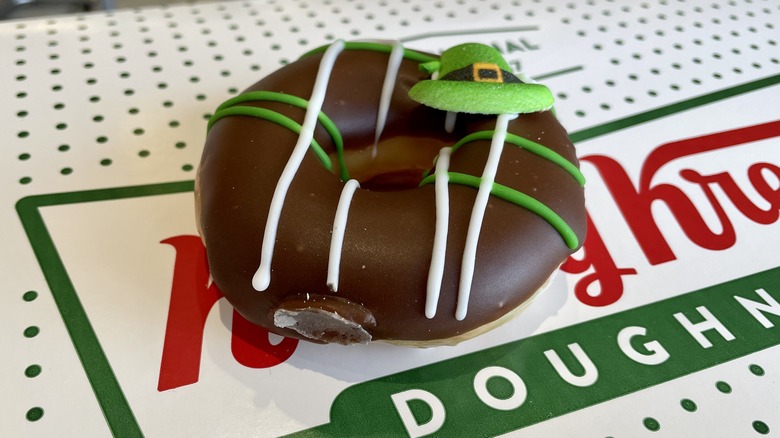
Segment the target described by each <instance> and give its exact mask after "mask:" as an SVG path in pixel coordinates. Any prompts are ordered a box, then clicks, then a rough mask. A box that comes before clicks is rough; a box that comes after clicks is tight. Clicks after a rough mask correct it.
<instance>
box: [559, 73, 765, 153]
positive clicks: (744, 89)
mask: <svg viewBox="0 0 780 438" xmlns="http://www.w3.org/2000/svg"><path fill="white" fill-rule="evenodd" d="M777 84H780V74H778V75H774V76H769V77H766V78H762V79H758V80H755V81H752V82H746V83H744V84H740V85H737V86H734V87H730V88H724V89H722V90H718V91H715V92H712V93H708V94H703V95H701V96H698V97H694V98H693V99H688V100H684V101H682V102H677V103H673V104H671V105H667V106H664V107H660V108H656V109H653V110H650V111H645V112H642V113H639V114H635V115H633V116H629V117H625V118H622V119H618V120H615V121H612V122H609V123H604V124H602V125H598V126H594V127H592V128H587V129H583V130H580V131H577V132H572V133H571V134H569V138H570V139H571V141H572V142H573V143H575V144H576V143H579V142H583V141H585V140H590V139H592V138H595V137H599V136H601V135H605V134H610V133H613V132H615V131H619V130H622V129H626V128H630V127H632V126H636V125H641V124H643V123H647V122H650V121H653V120H657V119H660V118H662V117H669V116H672V115H674V114H677V113H680V112H683V111H687V110H689V109H692V108H697V107H700V106H703V105H708V104H710V103H714V102H717V101H720V100H724V99H728V98H730V97H734V96H739V95H741V94H745V93H749V92H751V91H755V90H760V89H762V88H766V87H770V86H772V85H777Z"/></svg>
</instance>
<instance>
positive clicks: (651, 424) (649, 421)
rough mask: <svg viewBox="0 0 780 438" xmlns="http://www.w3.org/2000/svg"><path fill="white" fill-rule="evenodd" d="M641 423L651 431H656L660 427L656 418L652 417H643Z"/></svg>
mask: <svg viewBox="0 0 780 438" xmlns="http://www.w3.org/2000/svg"><path fill="white" fill-rule="evenodd" d="M642 424H644V425H645V428H647V430H650V431H653V432H656V431H658V430H659V429H661V424H660V423H659V422H658V420H656V419H655V418H653V417H645V419H644V420H642Z"/></svg>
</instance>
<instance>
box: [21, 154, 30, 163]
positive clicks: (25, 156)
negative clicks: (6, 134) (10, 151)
mask: <svg viewBox="0 0 780 438" xmlns="http://www.w3.org/2000/svg"><path fill="white" fill-rule="evenodd" d="M29 159H30V154H28V153H23V154H19V160H21V161H26V160H29Z"/></svg>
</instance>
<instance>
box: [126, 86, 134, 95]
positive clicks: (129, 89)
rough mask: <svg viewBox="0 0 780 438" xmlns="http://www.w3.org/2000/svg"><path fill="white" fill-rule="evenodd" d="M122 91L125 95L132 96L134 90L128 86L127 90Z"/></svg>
mask: <svg viewBox="0 0 780 438" xmlns="http://www.w3.org/2000/svg"><path fill="white" fill-rule="evenodd" d="M124 93H125V96H132V95H133V94H135V90H133V89H132V88H128V89H127V90H125V91H124Z"/></svg>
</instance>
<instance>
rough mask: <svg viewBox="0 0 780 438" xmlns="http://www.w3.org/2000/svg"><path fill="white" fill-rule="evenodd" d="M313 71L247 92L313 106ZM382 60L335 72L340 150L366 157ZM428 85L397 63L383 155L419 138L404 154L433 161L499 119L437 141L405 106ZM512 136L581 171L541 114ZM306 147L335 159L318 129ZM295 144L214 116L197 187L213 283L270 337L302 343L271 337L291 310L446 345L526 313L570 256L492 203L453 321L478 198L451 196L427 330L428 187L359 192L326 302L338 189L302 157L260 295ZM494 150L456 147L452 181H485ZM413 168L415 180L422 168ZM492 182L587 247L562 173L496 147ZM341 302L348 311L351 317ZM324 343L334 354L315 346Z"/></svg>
mask: <svg viewBox="0 0 780 438" xmlns="http://www.w3.org/2000/svg"><path fill="white" fill-rule="evenodd" d="M320 59H321V55H319V54H316V55H309V56H306V57H304V58H302V59H300V60H298V61H297V62H294V63H291V64H289V65H287V66H285V67H283V68H281V69H280V70H278V71H276V72H275V73H273V74H271V75H269V76H268V77H266V78H265V79H263V80H261V81H260V82H258V83H257V84H255V85H253V86H252V87H250V88H249V90H269V91H276V92H282V93H286V94H292V95H296V96H300V97H302V98H305V99H308V98H309V97H310V95H311V90H312V86H313V84H314V80H315V76H316V72H317V68H318V65H319V61H320ZM387 61H388V56H387V55H386V54H382V53H379V52H374V51H367V50H345V51H344V52H342V53H341V54H340V55H339V57H338V59H337V61H336V63H335V65H334V68H333V74H332V75H331V80H330V83H329V86H328V90H327V94H326V98H325V103H324V105H323V112H324V113H325V114H327V115H328V116H329V117H330V118H331V119H332V120H333V121H334V122H335V124H336V125H337V126H338V128H339V130H340V132H341V133H342V135H343V136H344V142H345V150H362V149H365V148H370V146H371V145H372V144H373V141H374V129H375V124H376V115H377V108H378V106H379V99H380V93H381V88H382V82H383V79H384V76H385V70H386V66H387ZM423 79H428V78H427V77H426V75H425V74H424V73H421V72H420V71H418V64H417V63H416V62H413V61H409V60H404V61H403V63H402V65H401V68H400V71H399V73H398V79H397V82H396V88H395V91H394V94H393V98H392V103H391V106H390V113H389V115H388V120H387V124H386V127H385V130H384V132H383V134H382V141H381V142H380V145H379V147H380V148H382V146H383V143H384V142H387V141H389V140H390V141H391V140H392V139H394V138H395V139H398V138H401V137H416V138H417V140H416V141H415V142H412V141H410V142H408V145H407V146H405V147H408V148H410V149H415V148H417V149H419V148H423V149H424V150H426V151H428V150H429V151H430V153H429V154H428V155H429V158H428V159H427V161H428V163H431V162H432V159H433V157H434V156H435V154H436V153H437V151H438V150H439V149H440V148H441V147H444V146H449V145H452V144H454V143H455V142H457V141H458V140H459V139H461V138H462V137H464V136H465V135H467V134H468V133H471V132H475V131H479V130H491V129H493V128H494V125H495V116H478V115H465V114H459V115H458V119H457V124H456V127H455V130H454V132H452V133H450V134H448V133H446V132H445V130H444V118H445V113H443V112H441V111H438V110H434V109H431V108H427V107H424V106H422V105H420V104H418V103H416V102H414V101H412V100H411V99H409V97H408V96H407V92H408V90H409V88H410V87H411V86H412V85H414V84H415V83H416V82H418V81H420V80H423ZM252 105H253V106H259V107H264V108H270V109H273V110H275V111H278V112H279V113H281V114H284V115H286V116H288V117H290V118H292V119H293V120H296V121H298V122H299V123H301V122H302V121H303V117H304V110H301V109H299V108H295V107H292V106H290V105H286V104H280V103H271V102H253V103H252ZM508 130H509V132H511V133H514V134H517V135H520V136H522V137H526V138H528V139H530V140H533V141H535V142H537V143H540V144H543V145H545V146H547V147H548V148H550V149H552V150H554V151H556V152H558V153H559V154H561V155H562V156H563V157H565V158H566V159H567V160H569V161H571V162H572V163H575V164H577V163H578V161H577V158H576V155H575V150H574V147H573V145H572V144H571V142H570V140H569V139H568V136H567V134H566V131H565V130H564V129H563V128H562V127H561V126H560V124H559V123H558V121H557V119H556V118H555V117H554V115H553V114H552V113H551V112H549V111H545V112H540V113H533V114H524V115H520V116H519V117H518V118H517V119H515V120H513V121H511V122H510V125H509V129H508ZM315 139H316V140H317V141H318V142H319V143H320V145H322V147H323V149H325V150H326V151H327V152H328V153H329V154H331V155H334V154H335V150H334V148H333V144H332V141H331V138H330V137H329V135H328V134H327V133H326V132H325V130H324V129H323V128H322V127H318V128H317V130H316V132H315ZM296 140H297V135H296V134H294V133H293V132H291V131H289V130H288V129H286V128H283V127H280V126H278V125H276V124H274V123H271V122H268V121H264V120H260V119H256V118H251V117H245V116H231V117H226V118H223V119H221V120H220V121H218V122H217V123H215V124H214V126H213V127H212V129H211V131H210V132H209V135H208V138H207V141H206V145H205V148H204V151H203V156H202V160H201V163H200V168H199V171H198V178H197V184H196V196H197V197H198V205H199V212H198V215H199V220H200V227H201V234H202V237H203V238H204V242H205V245H206V248H207V252H208V259H209V265H210V269H211V275H212V277H213V279H214V281H215V282H216V283H217V285H218V286H219V288H220V290H221V291H222V292H223V293H224V295H225V296H226V297H227V299H228V300H229V301H230V302H231V303H232V304H233V306H234V307H235V308H236V309H237V310H238V311H239V312H240V313H241V314H242V315H243V316H244V317H245V318H247V319H248V320H250V321H252V322H254V323H256V324H259V325H261V326H263V327H265V328H267V329H268V330H270V331H272V332H276V333H279V334H282V335H285V336H290V337H294V338H305V337H304V336H302V335H301V334H300V333H298V332H297V331H294V330H291V329H287V328H285V329H280V328H278V327H276V326H275V325H274V313H275V312H276V311H277V310H278V309H280V308H281V309H288V310H289V309H294V310H300V309H302V308H306V306H307V305H310V306H311V308H312V309H324V310H326V311H331V312H334V313H338V314H339V315H349V314H359V315H360V318H362V319H364V320H365V319H366V318H367V316H366V311H367V312H368V313H369V314H370V315H369V316H370V319H371V320H373V321H375V324H367V326H366V327H364V328H365V330H367V331H368V332H369V333H370V335H371V338H372V339H374V340H379V339H386V340H422V341H425V340H439V339H445V338H450V337H453V336H457V335H460V334H463V333H466V332H469V331H472V330H474V329H476V328H478V327H480V326H482V325H484V324H486V323H488V322H491V321H494V320H496V319H498V318H499V317H501V316H502V315H504V314H506V313H507V312H509V311H510V310H512V309H514V308H515V307H517V306H519V305H520V304H522V303H523V302H524V301H526V300H527V299H528V298H529V296H530V295H531V294H533V293H534V292H535V291H536V290H537V289H539V288H540V287H541V286H542V285H543V284H544V283H545V281H546V280H547V279H548V277H549V276H550V275H551V274H552V273H553V272H554V271H555V270H556V269H557V267H558V266H559V265H560V263H561V262H563V261H564V260H565V259H566V257H567V256H568V255H569V254H571V252H573V250H571V249H570V248H568V247H567V246H566V245H565V243H564V241H563V239H562V238H561V236H560V235H559V234H558V232H557V231H556V230H555V229H554V228H553V227H552V226H551V225H550V224H549V223H548V222H547V221H546V220H544V219H542V218H540V217H539V216H537V215H535V214H534V213H531V212H529V211H527V210H525V209H523V208H521V207H519V206H516V205H514V204H511V203H509V202H506V201H503V200H501V199H498V198H495V197H492V196H491V198H490V200H489V202H488V206H487V209H486V213H485V218H484V223H483V227H482V231H481V234H480V239H479V246H478V249H477V258H476V268H475V272H474V278H473V286H472V292H471V299H470V302H469V308H468V315H467V316H466V318H465V319H464V320H462V321H458V320H456V319H455V316H454V315H455V307H456V299H457V294H458V281H459V276H460V268H461V257H462V254H463V249H464V239H465V236H466V232H467V229H468V223H469V218H470V215H471V210H472V206H473V204H474V199H475V197H476V194H477V190H476V189H474V188H471V187H465V186H458V185H454V184H451V185H450V186H449V196H450V219H449V233H448V239H447V252H446V264H445V269H444V277H443V282H442V289H441V295H440V299H439V303H438V310H437V313H436V315H435V317H434V318H432V319H428V318H426V317H425V315H424V306H425V299H426V282H427V277H428V270H429V265H430V261H431V251H432V245H433V236H434V224H435V214H436V212H435V201H434V199H435V196H434V185H433V184H429V185H425V186H422V187H419V188H416V187H415V188H409V187H407V186H402V187H399V190H395V191H393V190H391V191H386V190H383V191H377V190H367V189H365V187H366V183H365V182H364V184H363V186H364V188H363V189H358V190H357V192H356V193H355V195H354V198H353V200H352V204H351V206H350V209H349V217H348V222H347V226H346V232H345V237H344V246H343V250H342V259H341V271H340V272H341V273H340V284H339V289H338V292H332V291H330V290H329V289H328V287H327V286H326V274H327V264H328V252H329V248H330V239H331V228H332V225H333V218H334V214H335V210H336V205H337V203H338V199H339V196H340V193H341V190H342V186H343V183H342V182H341V181H340V180H339V178H338V177H337V176H336V175H335V174H334V173H337V171H336V170H334V171H333V172H329V171H328V170H326V169H324V168H323V166H322V165H321V163H320V162H319V161H318V160H317V159H316V158H315V156H314V155H313V154H312V153H307V155H306V157H305V158H304V160H303V162H302V164H301V166H300V169H299V171H298V173H297V174H296V177H295V179H294V181H293V183H292V185H291V187H290V190H289V192H288V194H287V197H286V200H285V203H284V208H283V210H282V215H281V220H280V223H279V229H278V234H277V242H276V246H275V250H274V256H273V263H272V273H271V283H270V286H269V288H268V289H267V290H265V291H261V292H258V291H256V290H254V289H253V287H252V283H251V279H252V275H253V274H254V272H255V270H256V269H257V266H258V264H259V262H260V248H261V243H262V239H263V230H264V227H265V223H266V219H267V215H268V207H269V204H270V202H271V198H272V195H273V191H274V188H275V186H276V184H277V181H278V179H279V177H280V175H281V173H282V169H283V168H284V166H285V164H286V162H287V160H288V158H289V156H290V154H291V152H292V149H293V147H294V145H295V143H296ZM489 146H490V142H489V141H475V142H472V143H469V144H468V145H466V146H463V147H462V148H461V149H459V150H458V151H457V152H456V153H454V154H453V155H452V158H451V165H450V171H453V172H461V173H466V174H470V175H476V176H480V175H481V174H482V171H483V167H484V165H485V161H486V158H487V153H488V150H489ZM335 163H336V162H335V160H334V166H337V164H335ZM409 167H411V168H413V169H412V171H415V169H414V168H415V167H417V166H409ZM377 172H378V173H381V172H382V170H381V169H380V170H378V171H377ZM377 172H375V173H377ZM406 173H409V172H406ZM378 179H382V178H381V177H380V178H378ZM496 182H497V183H500V184H503V185H506V186H508V187H511V188H514V189H516V190H519V191H521V192H523V193H526V194H529V195H531V196H533V197H534V198H536V199H538V200H539V201H541V202H543V203H544V204H546V205H547V206H549V207H550V208H551V209H552V210H553V211H555V212H556V213H558V215H560V216H561V217H562V218H563V219H564V220H565V221H566V222H567V223H568V224H569V225H570V226H571V228H572V229H573V230H574V232H575V233H576V235H577V236H578V238H579V242H580V244H581V243H582V242H583V240H584V238H585V223H586V221H585V208H584V196H583V188H582V187H581V186H580V185H579V184H578V183H577V182H576V181H575V180H574V179H573V178H572V177H571V176H570V175H569V174H568V173H566V172H565V171H564V170H563V169H561V168H560V167H558V166H556V165H554V164H552V163H551V162H549V161H547V160H544V159H542V158H539V157H537V156H535V155H533V154H531V153H529V152H527V151H525V150H522V149H520V148H518V147H515V146H512V145H505V147H504V150H503V152H502V156H501V163H500V165H499V168H498V173H497V175H496ZM369 185H370V184H369ZM385 188H386V187H385ZM307 294H309V295H308V296H307ZM307 297H317V299H316V300H314V299H310V298H307ZM327 297H338V300H328V299H327ZM323 298H324V299H323ZM307 303H308V304H307ZM350 303H354V308H353V309H351V308H350V307H351V306H350ZM340 306H341V307H340ZM360 318H358V319H360ZM309 340H311V339H309ZM332 340H335V341H337V342H342V341H341V340H339V339H330V338H327V337H325V338H322V339H320V341H332ZM348 342H349V341H348Z"/></svg>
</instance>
